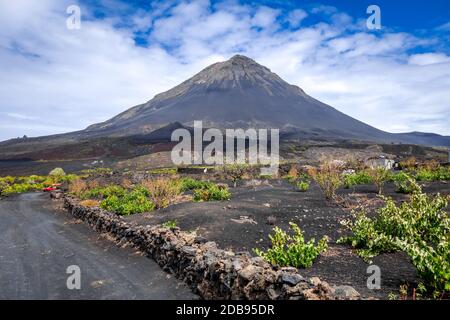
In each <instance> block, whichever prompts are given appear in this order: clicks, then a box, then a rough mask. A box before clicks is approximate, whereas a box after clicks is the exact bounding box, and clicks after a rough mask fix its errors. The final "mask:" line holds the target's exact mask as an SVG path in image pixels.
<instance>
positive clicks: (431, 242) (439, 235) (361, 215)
mask: <svg viewBox="0 0 450 320" xmlns="http://www.w3.org/2000/svg"><path fill="white" fill-rule="evenodd" d="M409 182H410V183H411V184H412V190H413V192H412V195H411V198H410V199H409V200H408V201H406V202H403V203H402V204H401V205H400V206H397V205H396V204H395V202H394V201H393V200H392V199H390V198H385V200H386V204H385V206H384V207H383V208H380V209H379V210H378V215H377V216H376V217H374V218H369V217H367V215H366V213H365V212H364V211H360V212H357V213H354V219H353V220H351V221H350V220H345V221H343V222H342V223H343V224H344V225H345V226H346V227H347V228H348V229H349V230H351V232H352V235H351V236H349V237H345V238H341V239H339V240H338V242H339V243H349V244H351V245H352V246H353V247H355V248H357V249H358V250H357V252H358V254H359V255H360V256H361V257H363V258H364V259H365V260H370V259H371V258H372V257H374V256H376V255H378V254H380V253H383V252H392V251H404V252H405V253H406V254H408V255H409V257H410V258H411V260H412V263H413V264H414V266H415V268H416V269H417V271H418V274H419V276H420V277H421V278H422V279H423V280H424V282H425V285H426V287H427V289H428V290H429V292H430V293H433V294H435V295H436V294H438V295H439V294H445V293H446V294H447V295H448V294H449V293H450V217H449V216H448V214H447V212H446V208H447V204H448V203H447V199H446V198H445V197H442V196H440V195H439V194H438V195H437V196H435V197H430V196H428V195H426V194H424V193H422V191H421V188H420V186H419V185H418V184H417V183H415V182H414V180H413V179H411V178H409Z"/></svg>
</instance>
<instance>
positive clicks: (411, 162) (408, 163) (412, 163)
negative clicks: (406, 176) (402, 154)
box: [400, 157, 417, 170]
mask: <svg viewBox="0 0 450 320" xmlns="http://www.w3.org/2000/svg"><path fill="white" fill-rule="evenodd" d="M416 163H417V159H416V158H415V157H409V158H407V159H405V160H403V161H401V162H400V166H401V167H402V168H403V169H406V170H414V168H415V167H416Z"/></svg>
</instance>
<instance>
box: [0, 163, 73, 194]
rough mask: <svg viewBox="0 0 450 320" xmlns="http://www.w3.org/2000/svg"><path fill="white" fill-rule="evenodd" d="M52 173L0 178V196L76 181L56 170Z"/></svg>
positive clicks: (71, 176)
mask: <svg viewBox="0 0 450 320" xmlns="http://www.w3.org/2000/svg"><path fill="white" fill-rule="evenodd" d="M52 172H53V174H52V175H48V176H38V175H31V176H24V177H12V176H6V177H0V196H7V195H11V194H15V193H24V192H32V191H39V190H42V189H43V188H46V187H50V186H52V185H54V184H57V183H64V182H71V181H74V180H75V179H77V176H76V175H74V174H64V175H60V174H61V172H60V171H59V170H57V169H54V170H52ZM58 172H59V174H58Z"/></svg>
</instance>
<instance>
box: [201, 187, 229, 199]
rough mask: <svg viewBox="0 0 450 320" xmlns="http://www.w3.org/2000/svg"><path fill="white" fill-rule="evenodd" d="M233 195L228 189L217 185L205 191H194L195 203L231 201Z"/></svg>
mask: <svg viewBox="0 0 450 320" xmlns="http://www.w3.org/2000/svg"><path fill="white" fill-rule="evenodd" d="M230 197H231V193H230V191H229V190H228V187H225V186H224V187H222V186H218V185H215V184H212V185H210V186H208V187H207V188H203V189H195V190H194V201H224V200H229V199H230Z"/></svg>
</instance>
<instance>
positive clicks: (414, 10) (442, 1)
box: [0, 0, 450, 140]
mask: <svg viewBox="0 0 450 320" xmlns="http://www.w3.org/2000/svg"><path fill="white" fill-rule="evenodd" d="M415 2H416V1H414V2H412V1H403V0H397V1H388V0H379V1H378V0H377V1H366V0H360V1H357V0H345V1H331V0H323V1H321V0H317V1H305V0H304V1H251V2H249V1H237V0H236V1H234V0H224V1H207V0H198V1H184V0H181V1H180V0H174V1H149V0H146V1H120V0H100V1H87V0H86V1H75V0H73V1H66V0H39V1H29V0H14V1H11V0H0V84H1V85H0V140H4V139H8V138H11V137H17V136H22V135H25V134H26V135H28V136H38V135H46V134H52V133H60V132H67V131H72V130H79V129H83V128H85V127H86V126H88V125H90V124H92V123H96V122H100V121H104V120H106V119H108V118H110V117H112V116H114V115H116V114H117V113H119V112H121V111H124V110H125V109H127V108H129V107H131V106H133V105H136V104H140V103H143V102H146V101H148V100H150V99H151V98H152V97H153V96H154V95H155V94H157V93H159V92H162V91H165V90H168V89H170V88H171V87H173V86H175V85H177V84H178V83H180V82H182V81H183V80H185V79H187V78H188V77H190V76H192V75H194V74H195V73H197V72H198V71H200V70H201V69H202V68H204V67H206V66H208V65H209V64H211V63H214V62H218V61H223V60H226V59H228V58H229V57H231V56H232V55H233V54H236V53H240V54H244V55H248V56H250V57H252V58H253V59H255V60H257V61H258V62H259V63H261V64H263V65H265V66H267V67H269V68H270V69H271V70H272V71H274V72H275V73H277V74H279V75H280V76H281V77H282V78H284V79H285V80H287V81H288V82H290V83H292V84H296V85H298V86H300V87H301V88H303V89H304V90H305V91H306V92H307V93H308V94H310V95H312V96H313V97H315V98H318V99H319V100H321V101H323V102H325V103H328V104H330V105H332V106H333V107H335V108H337V109H338V110H340V111H342V112H344V113H346V114H348V115H350V116H353V117H355V118H357V119H359V120H362V121H364V122H366V123H368V124H370V125H373V126H375V127H378V128H380V129H383V130H386V131H391V132H406V131H426V132H436V133H440V134H445V135H450V2H449V1H448V0H429V1H424V2H422V4H416V3H415ZM73 4H74V5H78V6H79V7H80V8H81V28H80V29H69V28H67V19H68V18H69V16H70V14H68V13H67V8H68V6H69V5H73ZM370 4H377V5H378V6H379V7H380V9H381V25H382V28H381V30H370V29H368V28H367V26H366V20H367V18H368V17H369V16H370V14H367V13H366V9H367V7H368V6H369V5H370ZM71 21H72V20H71Z"/></svg>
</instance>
